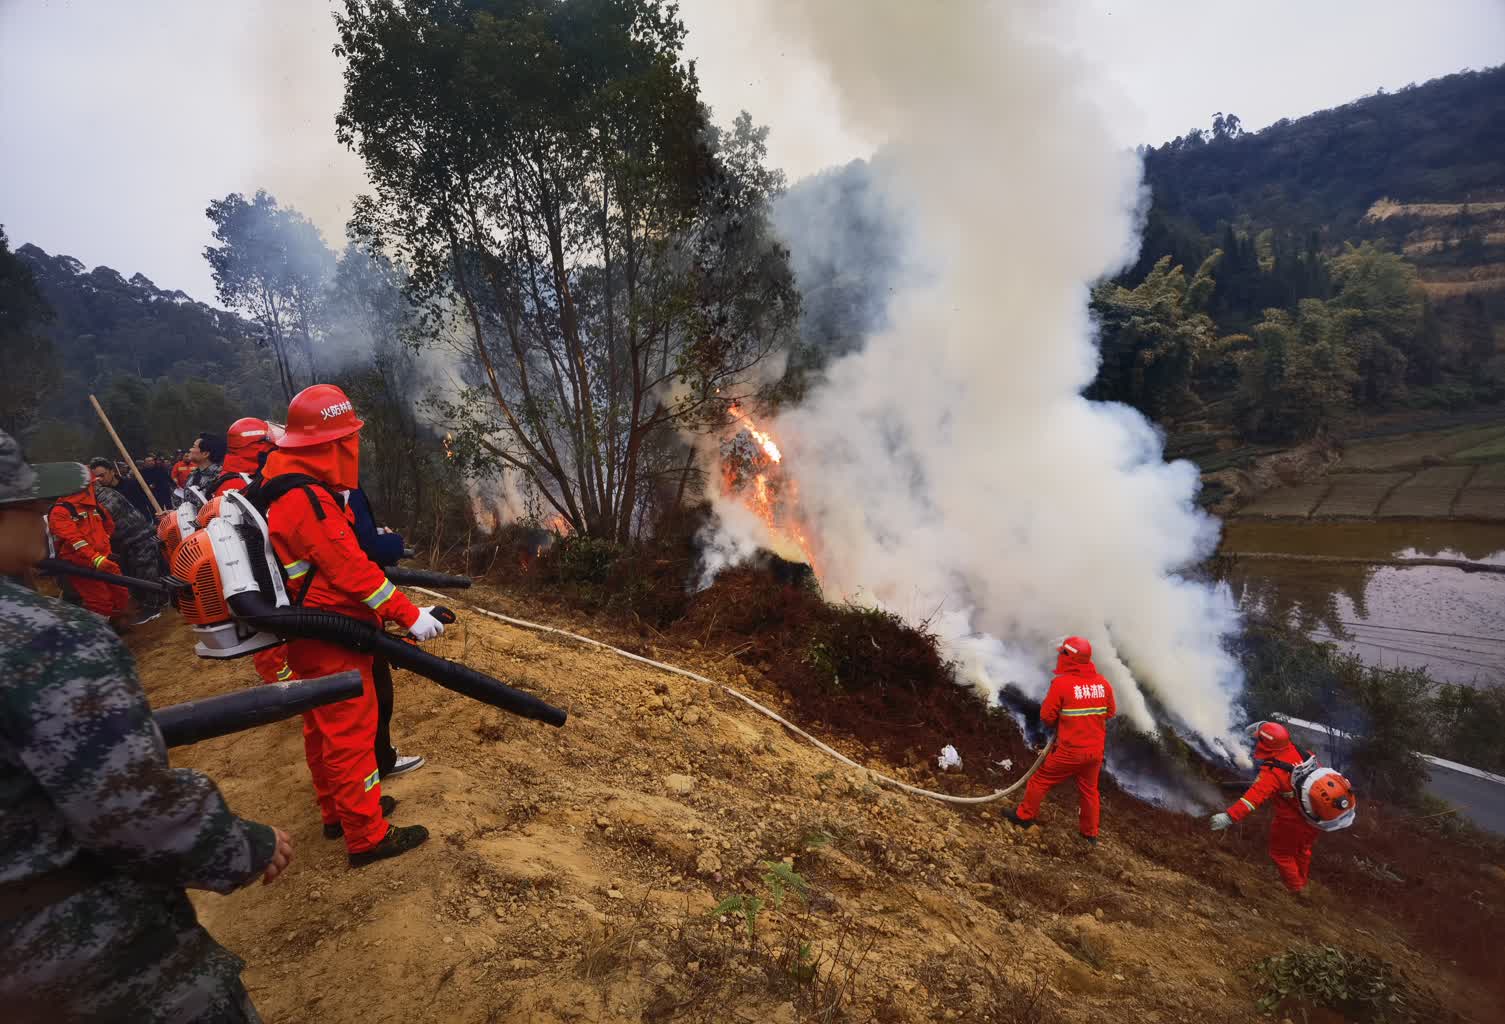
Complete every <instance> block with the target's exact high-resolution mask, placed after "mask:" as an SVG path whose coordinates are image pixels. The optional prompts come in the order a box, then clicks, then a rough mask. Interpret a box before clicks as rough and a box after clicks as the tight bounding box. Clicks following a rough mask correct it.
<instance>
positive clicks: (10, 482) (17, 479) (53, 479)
mask: <svg viewBox="0 0 1505 1024" xmlns="http://www.w3.org/2000/svg"><path fill="white" fill-rule="evenodd" d="M87 486H89V471H88V470H87V469H85V468H84V467H83V466H81V465H79V464H78V463H77V462H43V463H39V464H37V465H35V466H28V465H27V464H26V459H25V457H24V456H22V454H21V446H20V445H19V444H17V443H16V440H15V438H13V437H11V436H10V435H9V434H7V433H5V431H3V430H0V505H11V504H14V503H16V502H20V501H43V500H46V499H50V498H61V497H63V496H65V495H68V494H74V493H76V492H78V491H81V490H83V489H84V488H85V487H87Z"/></svg>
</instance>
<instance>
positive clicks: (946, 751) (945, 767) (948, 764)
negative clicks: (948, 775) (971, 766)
mask: <svg viewBox="0 0 1505 1024" xmlns="http://www.w3.org/2000/svg"><path fill="white" fill-rule="evenodd" d="M935 763H936V764H937V765H939V766H940V769H941V771H943V772H945V771H950V770H951V769H952V768H960V767H961V766H962V756H961V755H960V754H958V753H957V752H956V748H955V747H953V746H952V745H951V744H949V743H948V744H946V745H945V746H944V747H942V748H941V756H940V757H938V758H936V759H935Z"/></svg>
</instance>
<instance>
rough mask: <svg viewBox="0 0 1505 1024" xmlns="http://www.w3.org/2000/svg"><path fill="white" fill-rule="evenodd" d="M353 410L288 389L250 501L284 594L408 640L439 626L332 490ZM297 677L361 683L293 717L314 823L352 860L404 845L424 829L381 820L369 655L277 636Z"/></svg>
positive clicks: (352, 435)
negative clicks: (261, 512) (358, 533)
mask: <svg viewBox="0 0 1505 1024" xmlns="http://www.w3.org/2000/svg"><path fill="white" fill-rule="evenodd" d="M362 425H363V424H362V422H361V420H359V419H357V418H356V415H355V409H354V407H352V406H351V404H350V399H349V398H347V397H346V396H345V393H344V392H343V391H341V390H340V389H339V388H337V387H334V386H333V385H330V384H315V385H314V386H313V387H310V388H307V389H305V390H304V391H302V392H300V393H299V394H297V395H295V396H294V397H293V400H292V402H291V403H290V404H289V406H288V416H287V429H286V432H285V433H284V435H283V436H282V438H281V439H280V440H279V441H278V442H277V449H276V450H275V451H273V452H272V453H271V454H270V455H269V456H268V457H267V460H266V464H265V466H264V467H263V469H262V479H261V481H260V483H259V485H258V490H259V491H260V494H259V496H258V504H260V505H261V506H262V507H264V508H266V509H267V516H266V518H267V527H268V534H269V537H270V539H271V543H272V547H273V549H274V551H275V552H276V555H277V558H278V560H279V561H281V563H282V566H283V568H284V569H285V570H286V573H287V580H288V589H289V591H290V592H291V596H292V597H293V601H294V603H295V604H300V605H302V607H304V608H305V609H308V610H310V611H312V610H326V611H331V612H337V613H339V614H341V615H346V616H349V617H351V618H360V619H364V620H365V621H367V622H371V623H373V624H375V625H378V626H379V625H381V624H383V623H386V622H396V623H398V624H400V625H402V626H404V627H406V628H407V630H408V632H409V633H410V634H411V635H412V636H413V638H414V639H416V640H419V641H423V640H430V639H432V638H434V637H436V636H438V635H439V634H441V633H443V632H444V625H443V623H441V622H440V621H439V620H438V619H436V618H435V617H434V616H433V614H432V609H430V608H419V607H417V606H415V605H414V604H413V603H412V602H411V601H409V600H408V599H407V598H406V597H404V596H403V595H402V594H401V593H399V592H398V590H397V588H396V587H395V586H393V585H392V583H391V581H390V580H388V579H387V577H386V574H385V573H383V572H382V570H381V569H379V568H378V567H377V566H376V564H375V563H374V562H372V561H371V559H370V558H368V557H367V556H366V554H365V552H363V551H362V550H361V547H360V545H359V544H358V543H357V541H356V537H355V530H354V528H353V526H352V522H351V519H350V514H349V512H348V511H347V509H346V508H345V502H344V500H343V498H342V496H341V492H344V491H349V490H351V489H352V488H354V487H356V486H357V483H358V470H359V466H360V429H361V427H362ZM287 657H288V664H289V665H290V667H291V669H292V674H293V675H294V677H296V678H316V677H318V676H326V675H330V674H332V673H334V672H339V671H342V670H346V669H357V670H359V672H360V673H361V677H362V679H363V681H364V686H365V688H364V692H363V693H362V694H361V696H360V697H358V698H356V699H355V700H348V701H343V702H341V703H338V704H330V705H326V706H324V707H321V708H317V709H315V710H314V711H310V712H308V713H307V714H305V715H304V716H303V742H304V752H305V754H306V755H307V758H308V770H309V772H310V774H312V776H313V784H314V792H315V794H316V795H317V797H318V801H319V811H320V814H321V815H322V817H323V819H324V825H325V834H326V835H329V836H331V837H333V836H335V835H339V834H341V833H343V835H344V837H345V847H346V849H347V851H348V852H349V855H350V863H351V865H352V866H353V867H360V866H362V865H364V864H369V863H372V862H373V861H377V860H381V859H382V858H385V857H395V856H397V855H398V854H401V853H405V852H407V851H408V850H411V849H413V848H415V847H417V846H418V845H420V844H421V843H423V841H424V840H426V839H427V838H428V830H427V829H425V828H424V827H423V826H422V825H408V826H397V825H389V824H388V823H387V822H386V821H385V819H384V815H385V814H387V813H390V812H391V809H392V807H393V806H394V805H395V801H393V800H391V799H390V798H387V799H384V798H383V797H382V795H381V784H380V781H379V775H378V772H377V767H376V755H375V753H374V752H373V743H374V741H375V736H376V716H377V711H376V696H375V692H374V690H373V682H372V676H371V655H370V654H369V653H365V654H363V653H358V652H356V651H352V650H350V649H349V648H346V647H342V646H339V645H337V644H334V643H330V642H326V641H324V640H314V639H294V640H289V641H288V643H287Z"/></svg>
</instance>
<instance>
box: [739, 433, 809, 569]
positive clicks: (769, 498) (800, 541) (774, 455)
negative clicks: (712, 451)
mask: <svg viewBox="0 0 1505 1024" xmlns="http://www.w3.org/2000/svg"><path fill="white" fill-rule="evenodd" d="M727 411H728V412H729V413H730V414H731V416H732V418H733V419H734V420H735V421H736V426H737V428H738V430H737V432H738V433H746V434H747V435H748V437H750V438H751V439H752V441H753V444H754V449H753V454H752V459H751V464H747V462H746V459H745V457H742V458H733V459H728V460H727V461H726V462H725V463H724V464H723V466H722V489H723V491H724V492H725V493H727V494H729V495H732V494H741V495H743V496H744V497H743V501H745V502H746V504H747V507H748V508H750V509H752V511H753V512H755V513H756V514H757V516H758V518H760V519H762V520H763V522H764V523H766V524H767V525H768V529H769V532H770V533H771V534H772V535H773V537H774V538H775V540H777V541H783V542H786V543H785V544H784V545H781V546H785V547H786V549H788V550H787V551H786V552H781V553H792V551H793V550H797V551H798V552H799V555H800V556H802V557H803V559H804V561H805V563H806V564H807V565H809V566H810V568H811V569H812V570H813V571H814V572H815V574H816V576H817V577H819V575H820V569H819V566H817V564H816V561H815V553H814V550H813V547H812V545H811V544H810V542H809V541H808V540H807V539H806V538H805V534H804V530H803V529H802V523H801V522H800V515H799V487H798V486H797V485H796V483H795V481H794V480H793V478H792V477H790V476H789V468H788V466H787V465H785V464H784V453H783V451H782V450H781V449H780V448H779V445H778V442H777V441H775V440H774V438H773V435H772V434H770V433H769V432H767V431H765V430H760V429H759V428H758V425H757V424H756V423H754V422H753V420H752V417H750V416H748V415H747V413H745V412H743V411H742V410H741V409H740V408H739V407H737V406H736V405H735V404H734V405H732V406H731V407H730V408H729V409H728V410H727ZM749 475H750V476H751V483H752V487H751V489H750V490H749V488H748V486H747V483H748V476H749Z"/></svg>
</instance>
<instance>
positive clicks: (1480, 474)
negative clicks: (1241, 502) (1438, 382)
mask: <svg viewBox="0 0 1505 1024" xmlns="http://www.w3.org/2000/svg"><path fill="white" fill-rule="evenodd" d="M1237 515H1239V516H1246V517H1255V518H1267V519H1471V520H1482V521H1501V522H1505V422H1495V423H1491V424H1486V425H1483V426H1470V427H1465V428H1455V429H1449V430H1436V431H1427V432H1424V433H1415V434H1403V435H1399V436H1394V437H1383V438H1375V439H1372V440H1364V441H1358V442H1355V443H1351V444H1349V445H1347V446H1346V447H1345V449H1344V453H1343V458H1342V460H1341V461H1340V462H1339V463H1338V465H1337V466H1336V467H1335V468H1334V470H1333V472H1332V473H1330V474H1329V475H1328V476H1327V477H1326V478H1324V479H1322V480H1319V481H1315V482H1310V483H1301V484H1293V485H1290V486H1286V487H1278V488H1275V489H1274V490H1271V491H1266V492H1265V493H1264V494H1262V495H1260V496H1259V497H1258V498H1257V499H1255V500H1254V501H1253V502H1251V503H1250V504H1249V505H1246V506H1245V507H1244V508H1242V509H1240V510H1239V512H1238V513H1237Z"/></svg>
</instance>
